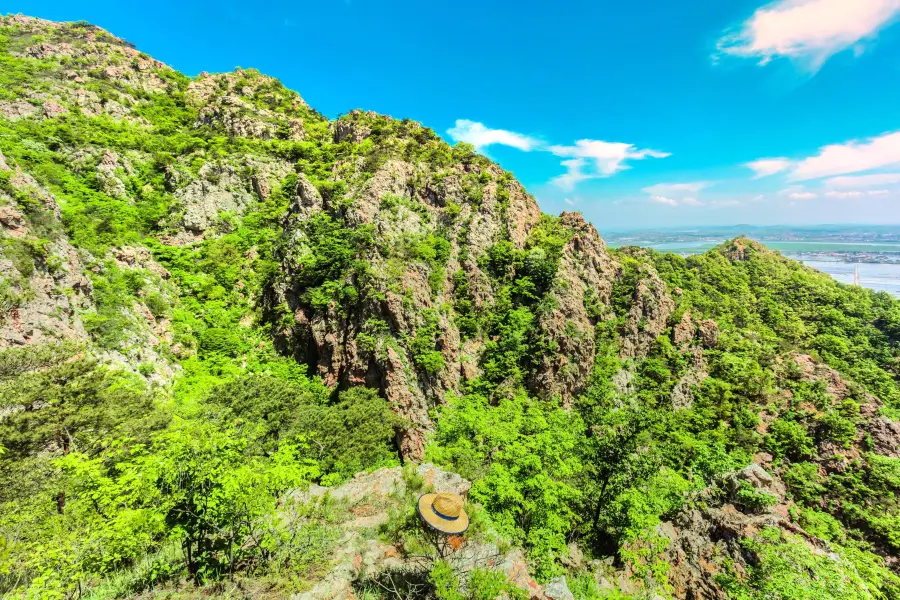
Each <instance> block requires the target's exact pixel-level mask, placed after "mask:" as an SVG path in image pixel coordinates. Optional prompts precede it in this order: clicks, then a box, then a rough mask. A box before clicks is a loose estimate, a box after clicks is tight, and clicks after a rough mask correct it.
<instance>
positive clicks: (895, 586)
mask: <svg viewBox="0 0 900 600" xmlns="http://www.w3.org/2000/svg"><path fill="white" fill-rule="evenodd" d="M0 61H2V64H0V83H2V85H0V157H2V160H0V444H2V446H0V448H2V454H0V478H2V483H3V485H2V486H0V490H2V491H0V590H2V593H3V594H5V595H6V596H9V597H17V598H18V597H22V598H74V597H82V596H88V597H95V598H112V597H141V598H153V597H160V598H162V597H208V596H210V595H213V596H219V597H260V598H281V597H285V598H287V597H292V595H296V596H295V597H299V598H311V597H344V596H339V594H345V595H346V593H348V590H349V591H350V592H352V593H354V594H356V595H357V596H358V597H367V598H372V597H385V598H389V597H397V596H398V595H400V596H402V597H437V598H443V599H450V598H496V597H498V596H500V595H505V597H517V596H519V595H522V594H525V596H526V597H529V596H530V597H535V596H536V597H541V596H544V595H545V594H546V596H545V597H553V598H560V597H568V596H567V595H566V594H567V593H569V592H567V591H565V590H569V591H570V592H571V593H573V594H574V595H575V597H578V598H623V597H624V598H656V597H662V598H685V599H712V598H741V599H744V598H754V599H755V598H810V599H812V598H817V599H818V598H860V599H869V598H872V599H876V598H877V599H880V598H898V597H900V577H898V574H897V572H896V571H897V569H898V565H897V556H898V551H900V506H898V500H897V492H898V489H900V422H898V419H900V387H898V380H897V374H898V363H897V360H898V356H900V353H898V346H897V342H898V334H900V303H898V302H897V301H896V300H894V299H892V298H891V297H889V296H888V295H887V294H879V293H874V292H871V291H868V290H864V289H861V288H854V287H848V286H844V285H841V284H838V283H836V282H834V281H833V280H831V279H830V278H829V277H827V276H826V275H823V274H821V273H817V272H815V271H813V270H811V269H808V268H805V267H803V266H802V265H800V264H798V263H795V262H793V261H790V260H788V259H785V258H784V257H782V256H781V255H779V254H778V253H776V252H772V251H770V250H768V249H766V248H764V247H763V246H760V245H759V244H757V243H755V242H752V241H750V240H747V239H745V238H737V239H735V240H733V241H732V242H729V243H727V244H724V245H722V246H720V247H718V248H715V249H713V250H711V251H709V252H708V253H706V254H704V255H700V256H694V257H690V258H688V259H684V258H681V257H678V256H675V255H671V254H660V253H656V252H653V251H650V250H643V249H639V248H630V247H629V248H622V249H618V250H615V251H613V250H609V249H607V248H606V246H605V244H604V243H603V240H602V239H601V238H600V236H599V235H598V234H597V232H596V230H595V229H594V227H593V226H591V225H590V224H588V223H586V222H585V221H584V219H583V218H582V217H581V216H580V215H578V214H572V213H563V214H562V215H560V216H558V217H554V216H550V215H544V214H541V212H540V210H539V208H538V206H537V203H536V202H535V201H534V199H533V198H532V197H531V196H530V195H529V194H528V193H527V192H526V191H525V190H524V189H523V188H522V186H521V185H520V184H519V183H518V182H517V181H516V180H515V179H514V178H513V176H512V175H511V174H510V173H508V172H505V171H503V170H502V169H501V168H499V167H498V166H497V165H495V164H493V163H492V162H491V161H489V160H488V159H486V158H485V157H483V156H479V155H478V154H476V153H475V152H474V150H473V149H472V148H471V147H469V146H467V145H465V144H459V145H457V146H454V147H450V146H449V145H447V144H446V143H444V142H443V141H442V140H441V139H440V138H439V137H438V136H437V135H435V133H434V132H433V131H431V130H430V129H427V128H425V127H422V126H421V125H419V124H417V123H414V122H411V121H408V120H396V119H392V118H390V117H386V116H382V115H377V114H374V113H368V112H363V111H353V112H351V113H349V114H347V115H344V116H342V117H340V118H338V119H336V120H334V121H329V120H328V119H326V118H325V117H323V116H322V115H320V114H318V113H317V112H315V111H314V110H313V109H312V108H310V107H309V106H308V105H307V104H306V103H305V102H304V101H303V100H302V98H301V97H300V96H299V95H297V94H296V93H294V92H292V91H290V90H287V89H285V88H284V87H283V86H282V85H281V84H280V83H279V82H278V81H277V80H274V79H272V78H269V77H266V76H264V75H261V74H260V73H258V72H256V71H253V70H238V71H235V72H233V73H226V74H216V75H209V74H202V75H200V76H199V77H197V78H195V79H190V78H188V77H185V76H184V75H182V74H180V73H178V72H176V71H174V70H172V69H170V68H169V67H167V66H166V65H163V64H162V63H159V62H158V61H155V60H153V59H152V58H151V57H149V56H146V55H144V54H142V53H140V52H139V51H138V50H136V49H134V48H133V47H132V46H131V45H130V44H128V43H127V42H124V41H122V40H119V39H117V38H115V37H113V36H112V35H110V34H108V33H106V32H104V31H102V30H100V29H98V28H96V27H93V26H91V25H88V24H84V23H52V22H48V21H41V20H37V19H31V18H27V17H21V16H9V17H5V18H2V19H0ZM424 460H427V461H430V462H432V463H435V464H437V465H438V466H440V467H441V468H443V469H445V470H446V471H453V472H455V473H458V474H459V475H461V476H462V477H463V478H465V479H466V480H469V481H471V489H470V490H469V491H468V506H469V509H470V511H471V512H472V514H473V527H472V529H471V530H470V531H469V532H468V533H467V535H466V537H465V538H464V539H462V540H456V541H454V544H455V545H456V546H455V547H456V549H457V552H456V553H455V554H454V556H455V558H453V559H451V560H447V561H440V560H435V559H434V558H435V557H434V556H432V555H431V554H429V553H428V546H427V540H426V539H425V538H424V537H423V534H422V531H421V528H420V527H419V525H418V522H417V519H416V517H415V514H414V513H413V512H411V511H412V508H411V507H412V506H413V503H414V502H415V498H416V495H415V494H414V493H413V490H421V489H425V488H426V487H427V486H428V485H439V484H441V481H443V480H441V481H430V482H426V481H423V480H422V479H421V477H420V476H419V475H418V474H417V473H419V472H420V471H421V472H427V473H432V471H431V470H430V469H431V468H430V467H428V468H424V467H420V468H419V471H416V470H415V469H414V468H413V467H412V466H407V467H406V468H405V470H404V471H403V472H402V477H401V475H400V471H399V470H391V469H390V468H392V467H395V466H398V465H401V463H402V464H404V465H413V464H419V463H420V462H422V461H424ZM382 468H389V469H388V470H378V469H382ZM423 468H424V471H423V470H422V469H423ZM361 471H369V472H373V471H374V473H372V474H371V475H369V476H367V477H368V479H358V480H351V478H352V477H353V476H354V474H356V473H358V472H361ZM441 473H444V471H441ZM446 476H447V477H450V475H446ZM384 478H387V479H390V481H391V482H392V483H391V485H394V484H395V483H396V482H397V481H401V480H402V481H403V482H404V484H403V490H404V491H402V492H401V491H398V492H396V493H395V494H393V495H391V494H388V493H386V492H385V489H383V487H379V486H380V485H381V484H379V483H377V482H380V481H383V480H385V479H384ZM457 479H458V478H456V479H453V481H454V482H457ZM360 481H367V482H375V483H371V486H373V488H372V493H373V494H374V496H372V497H371V498H369V497H368V496H366V494H365V492H366V490H362V491H360V490H358V489H357V487H358V485H357V484H358V482H360ZM354 482H357V483H356V484H355V483H354ZM311 484H315V485H321V486H325V487H328V488H329V489H332V491H333V496H332V495H327V494H325V492H324V490H322V489H321V488H318V487H314V488H311V489H312V491H311V492H309V493H306V492H302V493H301V492H297V491H296V490H304V489H306V488H307V487H308V486H310V485H311ZM454 485H455V486H456V487H453V489H460V488H459V485H461V484H458V482H457V483H455V484H454ZM348 486H349V487H348ZM354 486H356V487H354ZM348 490H352V491H348ZM376 492H377V493H376ZM323 495H324V497H325V498H327V499H326V500H322V499H321V498H322V497H323ZM376 514H377V515H381V516H379V517H378V518H379V519H381V518H382V517H384V519H386V520H387V523H384V522H381V521H379V522H378V523H376V522H375V520H373V519H374V517H373V516H372V515H376ZM342 536H343V537H342ZM360 540H361V541H360ZM351 541H352V543H351ZM357 544H359V547H360V548H369V550H371V549H372V548H379V549H382V546H383V547H384V548H390V550H384V552H385V553H387V554H389V555H390V556H389V557H388V558H390V559H391V560H387V559H385V558H384V556H382V557H381V558H379V559H378V560H376V561H375V562H371V561H370V562H366V561H367V560H368V559H366V560H363V557H364V556H369V554H371V552H369V554H366V552H367V551H365V550H359V552H360V554H359V556H360V558H359V561H357V562H359V563H360V564H365V565H366V567H365V568H362V567H360V566H359V565H357V566H356V567H353V568H352V569H349V571H348V569H347V568H345V567H346V565H347V564H350V565H354V564H356V563H355V562H354V560H347V556H346V554H347V553H353V552H356V548H357ZM366 544H368V545H366ZM379 544H380V545H379ZM516 548H521V552H519V551H518V550H516ZM489 549H493V550H489ZM479 552H481V553H488V554H490V553H491V552H494V553H495V554H496V555H497V556H502V557H504V558H503V560H500V559H497V560H493V562H492V561H491V560H488V559H487V558H484V560H482V559H478V560H476V559H474V558H472V556H474V555H476V554H478V553H479ZM342 553H343V554H342ZM423 555H424V556H425V557H426V558H422V556H423ZM479 556H481V555H479ZM522 557H524V558H522ZM373 560H374V559H373ZM504 565H505V566H504ZM390 569H395V570H397V569H399V571H396V572H403V573H405V575H404V576H403V577H402V578H401V577H399V576H397V577H392V576H390V574H391V573H392V572H393V571H390ZM523 569H527V570H530V572H531V574H532V575H534V576H535V577H536V579H537V582H538V583H535V582H534V581H531V580H530V579H529V578H528V576H527V574H526V576H525V577H524V579H523V578H519V577H513V575H512V574H511V573H512V571H515V570H518V571H522V570H523ZM348 573H349V574H348ZM394 574H395V575H396V573H394ZM560 576H565V577H566V579H565V580H561V579H559V577H560ZM336 581H340V582H342V583H341V585H338V584H336V583H335V582H336ZM386 581H390V582H392V583H391V585H390V586H388V585H386V584H385V582H386ZM398 582H401V583H402V585H401V584H400V583H398ZM544 584H546V585H544ZM398 586H399V587H398ZM403 586H406V587H403ZM401 587H402V588H403V589H400V588H401ZM304 594H305V595H304ZM329 594H333V596H330V595H329ZM560 594H561V595H560Z"/></svg>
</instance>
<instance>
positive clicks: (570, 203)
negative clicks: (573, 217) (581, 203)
mask: <svg viewBox="0 0 900 600" xmlns="http://www.w3.org/2000/svg"><path fill="white" fill-rule="evenodd" d="M563 202H565V203H566V204H568V205H569V206H575V201H574V200H570V199H569V198H563Z"/></svg>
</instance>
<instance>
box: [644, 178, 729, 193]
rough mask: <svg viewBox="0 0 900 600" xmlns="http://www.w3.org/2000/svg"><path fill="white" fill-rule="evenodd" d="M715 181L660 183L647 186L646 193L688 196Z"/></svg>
mask: <svg viewBox="0 0 900 600" xmlns="http://www.w3.org/2000/svg"><path fill="white" fill-rule="evenodd" d="M713 183H715V182H713V181H693V182H690V183H658V184H656V185H651V186H650V187H645V188H644V189H643V190H641V191H643V192H644V193H647V194H650V195H651V196H653V195H655V196H686V195H688V194H696V193H697V192H699V191H701V190H703V189H706V188H708V187H709V186H711V185H713Z"/></svg>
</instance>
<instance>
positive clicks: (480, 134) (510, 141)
mask: <svg viewBox="0 0 900 600" xmlns="http://www.w3.org/2000/svg"><path fill="white" fill-rule="evenodd" d="M447 133H448V134H450V137H451V138H453V141H455V142H466V143H467V144H472V145H473V146H475V149H476V150H478V151H481V150H483V149H484V148H486V147H487V146H493V145H495V144H496V145H501V146H511V147H513V148H518V149H519V150H522V151H524V152H529V151H531V150H534V149H535V148H538V147H539V146H540V145H541V142H540V140H536V139H534V138H532V137H528V136H527V135H523V134H521V133H516V132H515V131H507V130H505V129H489V128H488V127H485V126H484V124H483V123H477V122H475V121H468V120H466V119H457V120H456V126H454V127H451V128H450V129H448V130H447Z"/></svg>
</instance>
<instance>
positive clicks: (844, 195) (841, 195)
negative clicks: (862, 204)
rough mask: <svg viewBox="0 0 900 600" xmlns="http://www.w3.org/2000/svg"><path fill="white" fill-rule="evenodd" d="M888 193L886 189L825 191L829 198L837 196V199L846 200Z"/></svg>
mask: <svg viewBox="0 0 900 600" xmlns="http://www.w3.org/2000/svg"><path fill="white" fill-rule="evenodd" d="M888 194H890V192H889V191H888V190H868V191H861V190H850V191H847V192H838V191H835V190H831V191H828V192H825V195H826V196H828V197H829V198H837V199H838V200H846V199H848V198H864V197H866V196H870V197H872V198H874V197H877V196H887V195H888Z"/></svg>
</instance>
